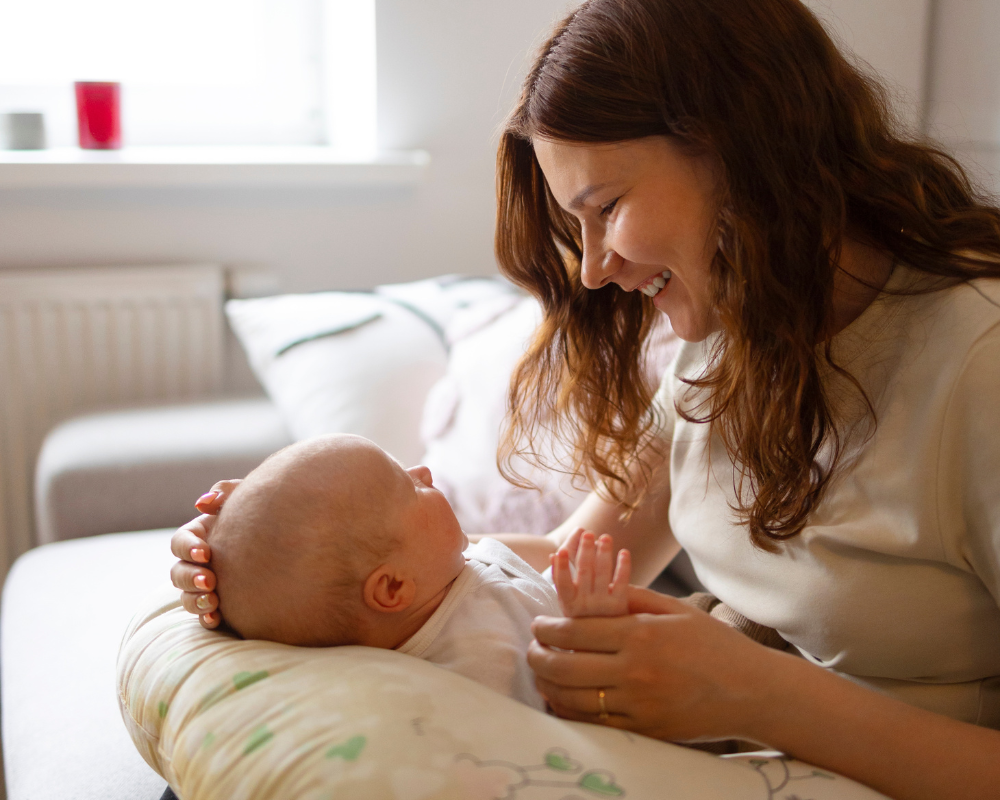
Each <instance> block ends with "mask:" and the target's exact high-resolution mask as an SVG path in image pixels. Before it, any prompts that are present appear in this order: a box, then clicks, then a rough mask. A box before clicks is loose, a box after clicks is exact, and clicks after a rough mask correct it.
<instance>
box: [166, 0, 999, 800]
mask: <svg viewBox="0 0 1000 800" xmlns="http://www.w3.org/2000/svg"><path fill="white" fill-rule="evenodd" d="M498 204H499V211H498V226H497V254H498V259H499V261H500V264H501V268H502V270H503V271H504V273H505V274H506V275H508V277H510V278H512V279H513V280H514V281H515V282H517V283H519V284H520V285H522V286H524V287H525V288H526V289H528V290H529V291H531V292H532V293H533V294H534V295H535V296H536V297H538V298H539V299H540V301H541V302H542V305H543V307H544V310H545V318H544V321H543V324H542V327H541V329H540V331H539V334H538V337H537V339H536V341H535V343H534V345H533V347H532V349H531V350H530V352H529V353H528V355H527V356H526V358H525V359H524V361H523V362H522V364H521V365H520V367H519V369H518V370H517V373H516V374H515V377H514V381H513V383H512V388H511V408H512V409H514V412H513V418H512V423H511V428H510V432H509V436H508V439H507V441H508V444H507V445H506V446H505V448H504V450H505V454H506V455H507V456H508V457H509V456H511V455H513V454H514V453H515V452H518V451H522V450H523V451H526V452H531V451H532V449H533V448H532V446H531V442H532V440H533V438H535V437H538V436H541V435H542V434H543V433H544V432H545V431H550V430H555V431H557V432H559V433H560V435H562V436H564V437H565V438H568V439H569V440H571V441H573V442H574V443H575V452H576V453H577V463H576V464H575V465H574V467H575V470H576V471H577V472H578V473H579V474H581V475H585V476H587V477H588V478H589V479H590V480H591V481H592V485H594V486H598V487H600V488H599V489H598V491H596V492H595V493H594V494H592V495H591V496H590V498H588V499H587V500H586V501H585V502H584V504H583V505H582V506H581V508H580V509H579V510H578V511H577V512H575V513H574V514H573V515H572V517H571V518H570V519H569V520H567V521H566V523H565V524H564V525H563V526H561V527H560V528H559V529H558V530H556V531H554V532H553V533H551V534H550V535H549V536H547V537H545V538H542V539H524V538H511V539H509V543H510V544H512V545H513V546H515V549H518V550H519V551H520V552H521V553H522V555H524V556H525V557H526V558H528V559H529V560H531V561H532V562H533V563H535V564H536V565H537V566H544V565H545V563H546V561H547V557H548V554H549V553H550V552H552V551H553V550H554V549H555V548H556V547H557V546H558V544H559V543H560V542H561V541H563V540H564V538H565V537H566V536H567V535H568V534H569V533H570V532H571V531H572V530H574V529H575V528H576V527H585V528H588V529H590V530H594V531H597V532H601V533H610V534H612V535H613V536H614V537H615V542H616V545H618V546H619V547H628V548H629V549H630V550H631V551H632V554H633V562H634V564H635V580H636V582H638V583H643V582H646V583H648V582H649V581H650V580H652V578H653V577H654V576H655V575H656V574H657V573H658V572H659V571H660V569H662V567H663V566H664V565H665V564H667V563H668V562H669V561H670V559H671V558H672V557H673V556H674V555H675V554H676V553H677V551H678V549H679V547H680V546H681V545H683V546H684V547H685V549H687V550H688V552H689V553H690V555H691V557H692V560H693V562H694V564H695V567H696V569H697V572H698V575H699V577H700V578H701V580H702V581H703V582H704V583H705V584H706V586H707V587H708V588H709V589H710V590H711V591H712V592H713V593H714V594H716V595H717V596H718V597H719V598H720V599H721V600H723V601H724V602H725V603H726V604H727V605H729V606H730V607H732V608H733V609H735V610H736V611H737V612H739V613H741V614H743V615H745V616H746V617H747V618H749V619H750V620H753V621H754V622H757V623H760V624H762V625H766V626H769V627H772V628H775V629H776V630H777V631H778V632H779V633H780V634H781V635H782V637H784V639H785V640H787V641H788V642H790V643H791V645H793V647H792V648H790V649H789V651H787V652H781V651H778V650H774V649H767V648H765V647H763V646H761V645H758V644H756V643H754V642H752V641H751V640H750V639H748V638H746V637H744V636H742V635H741V634H739V633H737V632H736V631H734V630H733V629H732V628H729V627H727V626H726V625H723V624H722V623H719V622H717V621H715V620H714V619H712V618H711V617H709V616H708V615H706V614H703V613H701V612H699V611H696V610H694V609H692V608H690V607H689V606H686V605H685V604H683V603H680V602H679V601H676V600H673V599H671V598H666V597H662V596H660V595H655V594H653V593H651V592H648V591H647V590H644V589H639V588H635V589H634V590H633V592H632V595H631V602H630V610H631V611H632V612H633V613H632V614H631V615H630V616H626V617H620V618H606V619H576V620H569V619H547V618H540V619H538V620H536V622H535V626H534V632H535V636H536V639H537V641H536V643H535V644H534V645H533V647H532V650H531V652H530V653H529V662H530V663H531V665H532V667H533V668H534V669H535V672H536V674H537V678H538V684H539V687H540V689H541V691H542V693H543V694H544V695H545V696H546V697H547V699H548V701H549V703H550V705H551V706H552V708H553V709H554V710H555V711H556V712H557V713H558V714H560V715H561V716H564V717H568V718H571V719H580V720H588V721H592V722H598V723H602V724H607V725H613V726H617V727H622V728H627V729H630V730H634V731H638V732H641V733H645V734H648V735H651V736H656V737H659V738H662V739H667V740H675V741H690V740H698V739H702V740H704V739H714V738H724V737H738V738H743V739H749V740H752V741H756V742H761V743H765V744H767V745H770V746H773V747H776V748H778V749H780V750H783V751H785V752H788V753H791V754H794V755H795V756H797V757H799V758H801V759H803V760H805V761H808V762H810V763H813V764H817V765H821V766H825V767H827V768H829V769H832V770H835V771H837V772H840V773H841V774H844V775H847V776H849V777H852V778H855V779H856V780H859V781H861V782H863V783H866V784H868V785H870V786H872V787H874V788H876V789H879V790H881V791H883V792H885V793H887V794H889V795H891V796H893V797H897V798H911V797H912V798H917V797H928V798H942V797H950V796H956V797H957V796H961V797H988V796H996V792H997V789H996V787H997V786H1000V732H998V731H997V730H995V729H996V728H1000V677H998V676H1000V608H998V599H1000V437H998V436H997V434H996V433H995V431H994V430H993V427H994V424H993V421H992V417H995V415H996V411H995V409H996V407H997V402H998V398H1000V280H997V279H998V278H1000V267H998V266H997V262H998V259H1000V210H998V209H996V208H995V207H993V206H991V205H989V204H987V203H986V202H985V201H983V200H982V199H980V198H978V197H977V196H976V195H975V194H974V192H973V190H972V188H971V187H970V185H969V182H968V180H967V179H966V178H965V176H964V174H963V173H962V171H961V169H960V168H959V167H958V166H957V165H956V164H955V163H954V162H953V161H952V160H951V159H950V158H948V157H947V156H945V155H943V154H941V153H940V152H938V151H935V150H934V149H932V148H930V147H927V146H925V145H923V144H920V143H917V142H913V141H909V140H907V139H906V138H905V137H903V136H901V135H900V134H899V133H898V132H897V131H896V129H895V127H894V126H893V124H892V123H891V118H890V114H889V111H888V107H887V104H886V102H885V99H884V95H883V94H882V92H881V91H880V90H879V89H878V87H877V86H876V85H875V84H874V83H873V82H872V81H871V79H869V78H867V77H866V76H864V75H863V74H862V73H861V72H860V71H859V70H858V69H857V68H856V67H854V66H852V65H851V64H849V63H848V62H847V61H846V60H845V59H844V58H843V57H842V56H841V55H840V54H839V53H838V51H837V50H836V48H835V46H834V45H833V44H832V43H831V41H830V40H829V38H828V37H827V35H826V34H825V32H824V31H823V29H822V27H821V26H820V24H819V23H818V22H817V21H816V19H815V18H814V17H813V16H812V14H811V13H810V12H809V11H808V10H807V9H806V8H805V7H804V6H802V5H801V3H799V2H798V0H754V2H747V0H589V2H585V3H584V4H583V5H582V6H581V7H580V8H579V9H578V10H577V11H575V12H574V13H573V14H571V15H570V17H568V18H567V19H566V20H565V21H564V22H563V23H562V24H561V25H560V26H559V28H558V29H557V30H556V32H555V34H554V35H553V37H552V38H551V39H550V41H549V42H548V43H547V44H546V46H545V47H544V48H543V51H542V53H541V55H540V56H539V58H538V60H537V62H536V64H535V66H534V68H533V69H532V71H531V73H530V74H529V75H528V78H527V80H526V82H525V86H524V91H523V93H522V96H521V99H520V102H519V104H518V106H517V108H516V109H515V111H514V113H513V115H512V117H511V119H510V121H509V123H508V125H507V128H506V130H505V132H504V134H503V138H502V141H501V144H500V152H499V157H498ZM623 290H624V291H623ZM658 313H666V314H667V315H668V316H669V318H670V321H671V324H672V325H673V327H674V329H675V331H676V332H677V333H678V334H679V335H680V337H681V338H682V339H684V340H685V341H686V344H685V346H684V347H683V348H682V350H681V353H680V355H679V357H678V360H677V362H676V364H675V367H674V370H673V372H672V374H671V375H669V376H668V377H667V379H665V381H664V383H663V386H662V387H661V388H660V391H659V392H658V393H656V395H655V397H654V389H653V387H651V386H648V385H646V384H645V383H644V380H643V377H642V371H641V369H640V354H641V351H642V347H643V342H644V340H645V337H646V335H647V334H648V332H649V330H650V327H651V323H652V321H653V319H654V318H655V315H656V314H658ZM516 442H520V443H522V444H521V445H517V446H516V445H514V444H512V443H516ZM525 443H526V444H525ZM219 489H220V492H219V493H217V494H214V495H212V496H211V497H209V498H207V499H206V503H207V504H208V505H207V506H206V508H208V510H210V511H212V510H215V509H216V508H217V507H218V505H219V504H220V503H221V502H222V501H223V500H224V498H225V495H226V493H227V491H228V489H227V487H226V486H225V485H220V487H219ZM206 519H208V518H200V519H199V520H196V521H195V522H193V523H192V524H191V525H190V526H188V528H187V529H186V530H185V529H182V530H181V531H180V532H179V533H178V534H177V535H176V536H175V539H174V552H175V553H176V554H178V556H179V557H182V558H184V559H188V560H191V561H198V560H199V559H200V560H201V561H202V562H204V561H207V556H208V554H209V550H208V548H207V546H206V545H205V543H204V541H202V539H204V538H205V536H206V533H205V525H206V522H205V520H206ZM195 534H200V538H199V536H196V535H195ZM194 551H197V552H196V554H197V555H198V556H199V558H194V557H193V556H192V555H191V553H192V552H194ZM174 579H175V583H176V584H177V585H178V586H179V587H180V588H183V589H185V590H186V591H188V592H189V594H188V595H187V596H186V600H185V602H186V605H187V607H188V608H189V609H190V610H192V611H195V612H198V611H200V612H202V613H204V612H205V611H209V612H211V613H210V615H209V616H208V618H207V622H206V624H209V625H214V624H218V614H217V612H215V611H214V607H215V606H214V603H215V601H214V596H213V595H212V594H211V593H208V594H207V595H206V594H204V592H205V591H206V590H208V589H210V588H211V585H212V584H211V581H212V576H211V573H210V572H209V571H208V570H207V569H206V568H204V567H197V566H195V565H193V564H191V563H181V564H179V565H177V566H176V567H175V570H174ZM198 590H201V592H202V594H201V597H200V600H199V599H198V598H199V595H198V594H197V592H198ZM198 602H200V603H201V605H198Z"/></svg>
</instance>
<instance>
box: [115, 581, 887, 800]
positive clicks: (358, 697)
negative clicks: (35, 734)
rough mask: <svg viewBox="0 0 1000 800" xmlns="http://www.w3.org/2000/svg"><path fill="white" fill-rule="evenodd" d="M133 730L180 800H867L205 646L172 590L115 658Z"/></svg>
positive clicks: (405, 677)
mask: <svg viewBox="0 0 1000 800" xmlns="http://www.w3.org/2000/svg"><path fill="white" fill-rule="evenodd" d="M118 696H119V703H120V706H121V712H122V717H123V718H124V720H125V724H126V726H127V728H128V731H129V733H130V735H131V737H132V739H133V741H134V742H135V745H136V747H137V748H138V749H139V752H140V753H141V754H142V756H143V758H145V760H146V761H147V762H148V763H149V765H150V766H151V767H152V768H153V769H154V770H156V772H158V773H159V774H160V775H162V776H163V777H164V778H165V779H166V780H167V781H168V782H169V783H170V785H171V786H172V787H173V788H174V790H175V791H176V792H177V794H178V796H179V797H180V798H181V800H222V798H225V799H226V800H299V799H300V798H301V799H303V800H305V799H306V798H309V800H334V799H335V798H350V800H369V799H371V800H375V798H378V799H379V800H381V799H382V798H385V799H386V800H388V799H389V798H397V799H398V800H432V799H434V800H500V798H504V799H505V800H601V799H602V798H649V799H650V800H659V799H660V798H670V800H708V799H709V798H741V800H755V799H756V798H760V800H770V798H774V797H782V798H784V797H789V796H795V795H797V796H802V797H806V796H808V797H810V798H814V800H827V799H829V800H868V799H870V798H876V797H881V795H878V794H876V793H875V792H872V791H871V790H868V789H865V788H863V787H861V786H860V785H858V784H856V783H854V782H852V781H849V780H846V779H844V778H841V777H838V776H834V775H832V774H830V773H828V772H825V771H823V770H816V769H813V768H812V767H809V766H807V765H804V764H801V763H799V762H795V761H790V760H786V759H781V758H779V757H776V756H774V755H771V756H768V755H754V756H745V757H740V758H731V759H721V758H718V757H716V756H713V755H709V754H707V753H703V752H699V751H695V750H690V749H686V748H683V747H679V746H675V745H670V744H665V743H663V742H658V741H655V740H653V739H648V738H646V737H643V736H638V735H635V734H630V733H625V732H622V731H618V730H614V729H611V728H605V727H600V726H597V725H587V724H581V723H573V722H567V721H564V720H560V719H557V718H555V717H551V716H547V715H545V714H542V713H540V712H538V711H535V710H533V709H531V708H529V707H527V706H525V705H522V704H520V703H518V702H516V701H514V700H511V699H508V698H506V697H503V696H501V695H499V694H496V693H494V692H492V691H491V690H489V689H487V688H485V687H483V686H480V685H479V684H477V683H475V682H473V681H470V680H468V679H466V678H464V677H462V676H459V675H456V674H454V673H451V672H448V671H446V670H444V669H441V668H439V667H436V666H434V665H432V664H429V663H427V662H424V661H421V660H419V659H416V658H412V657H410V656H405V655H401V654H399V653H396V652H393V651H388V650H374V649H370V648H364V647H338V648H301V647H290V646H287V645H280V644H275V643H272V642H260V641H244V640H241V639H239V638H237V637H235V636H233V635H231V634H227V633H222V632H219V631H207V630H204V629H203V628H202V627H201V626H200V625H199V624H198V622H197V620H196V619H195V618H194V617H193V616H191V615H190V614H188V613H186V612H185V611H184V610H183V609H182V608H181V606H180V598H179V595H178V592H177V590H176V589H174V588H173V587H164V588H163V589H162V590H160V591H158V592H157V593H156V594H154V595H153V596H152V597H150V598H149V599H148V600H147V601H146V602H145V603H144V605H143V608H142V609H141V610H140V612H139V613H138V614H137V615H136V616H135V617H134V619H133V620H132V622H131V624H130V625H129V628H128V630H127V632H126V633H125V637H124V639H123V641H122V645H121V649H120V652H119V658H118Z"/></svg>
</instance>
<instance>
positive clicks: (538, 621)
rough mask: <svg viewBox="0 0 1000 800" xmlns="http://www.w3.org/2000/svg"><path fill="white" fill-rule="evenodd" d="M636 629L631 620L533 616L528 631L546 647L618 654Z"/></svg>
mask: <svg viewBox="0 0 1000 800" xmlns="http://www.w3.org/2000/svg"><path fill="white" fill-rule="evenodd" d="M633 628H635V623H634V619H633V618H632V617H580V618H577V619H569V618H567V617H535V621H534V622H533V623H532V624H531V632H532V633H533V634H534V635H535V638H536V639H537V640H538V641H539V642H540V643H541V644H543V645H546V646H547V647H558V648H559V649H561V650H587V651H589V652H591V653H617V652H618V651H619V650H621V649H622V646H623V645H624V644H625V641H626V639H627V637H628V635H629V634H630V633H631V631H632V630H633Z"/></svg>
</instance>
